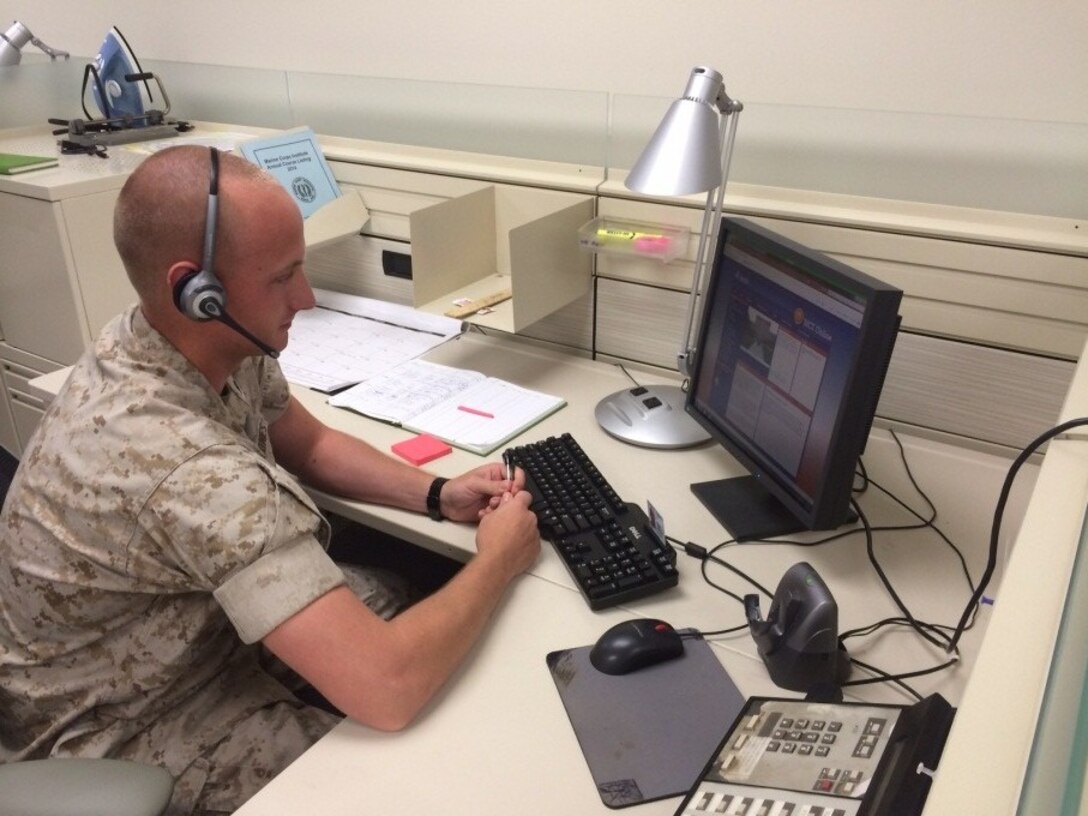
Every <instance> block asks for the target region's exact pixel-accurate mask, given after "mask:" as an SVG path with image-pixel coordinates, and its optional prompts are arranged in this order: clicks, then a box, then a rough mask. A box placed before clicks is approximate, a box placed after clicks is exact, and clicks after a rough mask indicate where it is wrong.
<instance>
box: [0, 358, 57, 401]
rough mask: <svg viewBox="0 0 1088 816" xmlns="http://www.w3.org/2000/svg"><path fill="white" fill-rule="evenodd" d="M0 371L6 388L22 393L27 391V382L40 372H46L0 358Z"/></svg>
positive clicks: (39, 374)
mask: <svg viewBox="0 0 1088 816" xmlns="http://www.w3.org/2000/svg"><path fill="white" fill-rule="evenodd" d="M0 372H2V375H3V378H4V387H5V388H7V389H8V390H15V391H22V392H23V393H24V394H27V393H29V389H28V387H27V383H29V382H30V381H31V380H32V379H34V378H35V377H40V376H41V375H42V374H47V373H48V372H46V371H35V370H34V369H32V368H27V367H26V366H23V365H19V364H18V363H13V362H11V361H10V360H0Z"/></svg>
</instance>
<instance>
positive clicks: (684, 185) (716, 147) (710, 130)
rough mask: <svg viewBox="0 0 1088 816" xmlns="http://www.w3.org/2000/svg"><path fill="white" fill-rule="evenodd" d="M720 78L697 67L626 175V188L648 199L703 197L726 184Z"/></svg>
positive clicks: (709, 69)
mask: <svg viewBox="0 0 1088 816" xmlns="http://www.w3.org/2000/svg"><path fill="white" fill-rule="evenodd" d="M722 88H723V85H722V75H721V74H719V73H718V72H717V71H715V70H714V69H713V68H704V67H696V68H694V69H693V70H692V72H691V77H690V78H689V80H688V85H687V88H685V89H684V96H683V98H681V99H678V100H676V101H675V102H673V103H672V105H670V106H669V110H668V112H667V113H666V114H665V118H664V119H662V120H661V124H660V125H658V127H657V130H656V131H655V132H654V135H653V137H652V138H651V139H650V142H649V144H647V145H646V148H645V149H644V150H643V151H642V155H641V156H639V158H638V161H637V162H635V166H634V167H632V168H631V172H630V173H628V175H627V180H626V182H625V183H626V185H627V187H628V189H630V190H633V191H635V192H638V193H647V194H649V195H686V194H688V193H705V192H707V191H708V190H713V189H714V188H716V187H717V186H718V185H720V184H721V183H722V144H721V143H722V140H721V116H720V115H719V111H718V107H717V98H718V94H719V92H720V91H721V90H722Z"/></svg>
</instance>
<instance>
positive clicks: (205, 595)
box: [0, 309, 343, 773]
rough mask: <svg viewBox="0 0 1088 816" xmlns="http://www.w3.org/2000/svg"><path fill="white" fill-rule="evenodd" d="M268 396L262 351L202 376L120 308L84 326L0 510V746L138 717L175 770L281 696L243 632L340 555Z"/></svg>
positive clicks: (315, 588)
mask: <svg viewBox="0 0 1088 816" xmlns="http://www.w3.org/2000/svg"><path fill="white" fill-rule="evenodd" d="M287 400H288V389H287V384H286V381H285V380H284V378H283V375H282V373H281V372H280V369H279V367H278V365H276V364H275V363H274V362H272V361H270V360H267V359H266V358H259V359H256V358H255V359H251V360H248V361H247V362H246V363H245V364H244V365H243V366H242V367H241V368H240V369H239V371H238V372H237V373H236V374H235V375H234V376H233V377H232V378H231V381H230V382H229V383H228V385H227V388H226V389H225V390H224V392H223V393H222V394H217V393H215V392H214V391H213V390H212V389H211V388H210V386H209V385H208V382H207V381H206V380H205V379H204V377H203V376H202V375H201V374H200V373H199V372H198V371H197V370H196V369H195V368H193V366H192V365H190V364H189V362H188V361H187V360H186V359H185V358H184V357H182V356H181V354H179V353H178V352H177V351H176V350H175V349H174V347H173V346H171V345H170V344H169V343H168V342H167V341H166V340H165V339H164V338H163V337H162V336H161V335H160V334H159V333H158V332H156V331H155V330H154V329H152V328H151V326H150V325H149V324H148V323H147V321H146V319H145V318H144V317H143V314H142V313H141V312H140V311H139V310H138V309H133V310H130V311H128V312H127V313H125V314H123V315H121V316H120V317H119V318H117V319H116V320H114V321H113V322H112V323H111V324H110V325H109V326H107V327H106V328H105V329H104V330H103V332H102V335H101V337H100V338H99V339H98V341H97V343H96V345H95V347H94V348H93V349H92V350H91V351H89V352H88V353H87V354H86V355H84V357H83V358H82V359H81V360H80V361H79V362H78V363H77V364H76V366H75V368H74V369H73V371H72V374H71V376H70V377H69V379H68V381H67V383H66V384H65V386H64V388H63V390H62V392H61V394H60V395H59V396H58V398H57V399H56V400H55V402H54V403H53V405H52V406H51V407H50V408H49V410H48V411H47V413H46V416H45V418H44V420H43V422H42V423H41V426H40V427H39V429H38V431H37V433H36V435H35V437H34V439H33V440H32V442H31V444H30V447H29V450H28V451H27V452H26V453H25V455H24V457H23V460H22V462H21V464H20V468H19V470H18V473H17V474H16V478H15V481H14V483H13V484H12V487H11V490H10V493H9V495H8V499H7V502H6V504H5V506H4V509H3V514H2V515H0V761H3V760H11V759H21V758H26V757H35V756H43V755H46V754H54V755H83V756H98V755H105V754H119V755H123V754H124V746H125V743H126V742H129V741H130V740H132V744H135V743H136V742H142V743H144V744H146V743H147V742H148V735H149V734H155V735H156V739H157V740H161V741H162V742H164V743H167V744H168V745H169V746H170V748H169V751H168V752H167V753H165V754H162V755H161V758H162V759H163V760H164V764H166V765H167V767H168V768H170V769H171V770H173V771H174V772H175V773H177V772H180V770H181V769H182V768H184V767H186V766H187V765H188V763H189V762H190V761H192V759H193V758H194V757H195V756H197V755H198V754H200V753H202V752H203V751H204V750H205V749H207V748H208V747H209V746H211V745H214V744H215V743H216V742H218V741H219V740H221V739H222V738H223V737H224V736H225V735H226V734H228V733H229V732H230V728H231V724H232V723H234V722H238V721H240V720H241V719H242V718H244V717H245V716H247V715H248V714H249V713H250V712H252V711H254V710H256V709H257V708H260V707H262V706H263V705H265V704H267V703H268V702H270V701H273V700H279V699H286V698H287V697H288V694H287V692H286V691H285V690H284V689H283V688H282V687H281V686H280V685H279V684H278V683H276V682H275V681H274V680H273V679H272V678H271V677H269V676H268V675H267V674H266V673H265V672H264V671H262V670H261V668H260V667H259V666H258V664H257V658H258V648H259V646H258V645H256V644H255V641H258V640H259V639H261V638H262V637H264V636H265V635H266V634H267V633H268V632H269V631H271V630H272V629H273V628H274V627H275V626H277V625H278V624H279V623H281V622H282V621H284V620H286V619H287V618H288V617H290V616H291V615H292V614H294V613H295V612H297V611H298V610H300V609H302V608H303V607H304V606H306V605H307V604H309V603H310V602H311V601H313V600H314V599H316V598H318V597H320V596H321V595H323V594H324V593H325V592H327V591H328V590H329V589H331V588H332V587H334V586H336V585H338V584H340V583H342V582H343V574H342V572H341V571H340V569H339V568H338V567H336V565H335V564H333V562H332V561H331V560H330V559H329V558H328V556H327V555H326V553H325V550H324V546H323V545H325V544H327V538H328V529H327V524H326V523H325V521H324V520H323V518H322V517H321V515H320V513H319V512H318V511H317V509H316V508H315V507H314V505H313V504H312V502H311V501H310V499H309V497H308V496H307V495H306V494H305V493H304V492H303V490H302V488H301V487H299V485H298V484H297V483H296V482H295V480H294V479H293V478H292V477H291V476H290V475H288V474H287V473H286V472H285V471H283V470H282V469H280V468H278V467H277V466H276V464H275V462H274V460H273V456H272V451H271V449H270V446H269V439H268V422H269V421H274V420H275V419H276V417H278V416H279V415H280V414H281V413H282V411H283V410H284V409H285V407H286V405H287ZM247 644H249V645H247ZM135 737H138V739H134V738H135Z"/></svg>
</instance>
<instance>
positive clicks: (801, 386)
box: [685, 218, 903, 540]
mask: <svg viewBox="0 0 1088 816" xmlns="http://www.w3.org/2000/svg"><path fill="white" fill-rule="evenodd" d="M902 294H903V293H902V292H901V291H900V290H899V289H896V288H894V287H892V286H888V285H886V284H884V283H881V282H880V281H878V280H876V279H875V278H872V277H870V276H869V275H866V274H864V273H862V272H859V271H857V270H855V269H851V268H850V267H848V266H846V265H845V264H842V263H839V262H838V261H835V260H834V259H832V258H829V257H828V256H826V255H824V254H822V253H820V252H816V251H815V250H812V249H808V248H806V247H804V246H801V245H800V244H798V243H795V242H794V241H791V240H789V239H787V238H784V237H782V236H780V235H776V234H775V233H773V232H770V231H769V230H766V229H764V228H762V227H760V226H758V225H757V224H754V223H752V222H749V221H745V220H742V219H734V218H723V219H722V224H721V229H720V230H719V233H718V242H717V248H716V252H715V255H714V260H713V264H712V267H711V272H710V276H709V279H708V281H707V287H706V294H705V299H704V304H703V314H702V321H701V323H700V328H699V335H698V342H697V345H696V349H695V356H694V365H693V369H692V377H691V383H690V387H689V390H688V397H687V403H686V405H685V408H686V410H687V411H688V413H689V414H691V415H692V416H693V417H694V418H695V420H696V421H697V422H698V423H699V424H700V425H702V426H703V427H704V428H706V430H707V431H708V432H709V433H710V435H711V436H712V437H713V438H714V439H715V440H716V441H717V442H719V443H720V444H721V445H723V446H724V447H725V448H726V449H727V450H728V451H729V452H730V453H731V454H733V456H734V457H735V458H736V459H737V460H739V461H740V463H741V464H742V465H744V467H745V468H746V469H747V471H748V473H749V475H747V476H743V477H737V478H733V479H722V480H717V481H713V482H702V483H699V484H695V485H692V490H693V491H695V493H696V495H697V496H698V497H699V498H700V499H701V500H702V501H703V503H704V504H705V505H706V506H707V507H708V508H709V509H710V510H711V512H712V513H714V515H715V516H716V517H717V518H718V520H719V521H720V522H721V523H722V524H723V525H724V526H725V527H726V528H727V529H728V530H729V531H730V533H731V534H732V535H733V536H734V538H736V539H737V540H746V539H752V538H766V537H770V536H774V535H783V534H786V533H789V532H796V531H798V530H804V529H809V530H826V529H832V528H834V527H838V526H840V525H841V524H844V523H846V522H847V521H848V520H850V517H851V509H850V499H851V491H852V488H853V482H854V472H855V469H856V467H857V461H858V457H859V456H860V455H861V453H862V451H863V450H864V448H865V441H866V439H867V438H868V436H869V430H870V426H871V424H872V419H873V414H874V412H875V411H876V404H877V401H878V400H879V397H880V390H881V387H882V385H883V381H884V374H885V372H886V371H887V366H888V361H889V359H890V357H891V353H892V348H893V347H894V345H895V337H896V333H897V331H898V328H899V303H900V300H901V298H902Z"/></svg>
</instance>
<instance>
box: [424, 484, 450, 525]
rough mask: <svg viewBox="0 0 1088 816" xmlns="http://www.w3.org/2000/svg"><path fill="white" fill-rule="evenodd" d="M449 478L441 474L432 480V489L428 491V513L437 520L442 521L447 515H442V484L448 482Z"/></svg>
mask: <svg viewBox="0 0 1088 816" xmlns="http://www.w3.org/2000/svg"><path fill="white" fill-rule="evenodd" d="M448 481H449V479H445V478H443V477H441V476H438V477H436V478H435V480H434V481H433V482H431V489H430V490H428V491H427V515H428V516H430V517H431V518H433V519H434V520H435V521H442V519H444V518H445V516H443V515H442V503H441V498H440V497H441V495H442V485H444V484H445V483H446V482H448Z"/></svg>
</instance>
